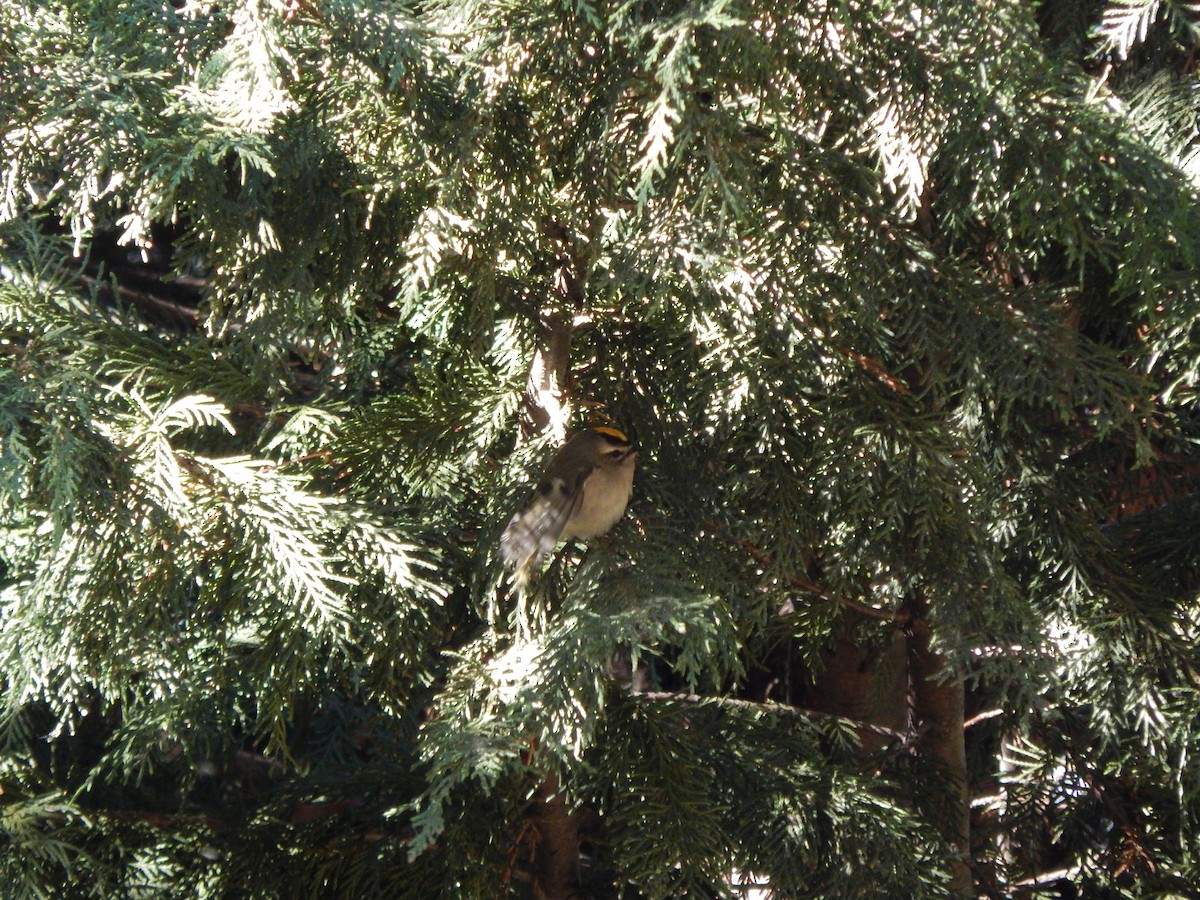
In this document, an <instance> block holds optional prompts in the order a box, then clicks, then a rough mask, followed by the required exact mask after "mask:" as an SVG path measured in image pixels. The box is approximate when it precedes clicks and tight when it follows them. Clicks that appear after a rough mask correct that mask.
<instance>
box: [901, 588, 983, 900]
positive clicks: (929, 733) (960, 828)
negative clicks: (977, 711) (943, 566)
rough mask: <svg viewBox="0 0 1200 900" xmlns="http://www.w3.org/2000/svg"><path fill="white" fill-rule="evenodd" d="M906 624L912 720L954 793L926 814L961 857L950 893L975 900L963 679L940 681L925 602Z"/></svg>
mask: <svg viewBox="0 0 1200 900" xmlns="http://www.w3.org/2000/svg"><path fill="white" fill-rule="evenodd" d="M911 612H912V619H911V620H910V621H909V625H908V632H909V650H908V658H909V667H910V668H909V672H910V675H911V676H912V691H913V718H914V720H915V725H916V727H917V729H918V730H919V731H921V732H922V735H923V736H922V738H921V744H920V747H921V750H922V752H923V753H925V754H926V755H927V756H928V757H930V758H932V759H933V760H934V761H935V762H936V764H937V765H938V767H939V769H940V774H941V776H942V777H943V778H945V779H946V780H947V781H948V783H949V785H950V787H951V790H953V792H954V795H955V796H954V802H953V804H948V805H942V804H934V805H932V806H931V808H930V810H929V812H930V813H931V814H932V815H933V816H934V822H935V824H936V825H937V827H938V830H939V831H940V832H941V834H942V837H944V838H945V839H946V841H947V843H949V844H950V845H951V846H953V847H954V848H955V849H956V850H958V851H959V853H960V854H961V857H960V859H959V860H957V861H956V862H955V863H954V865H953V866H952V868H951V874H952V876H953V880H952V881H951V885H950V886H951V889H952V890H954V891H956V892H957V893H959V894H960V895H961V896H963V897H973V896H974V889H973V883H972V878H971V870H970V868H969V866H968V865H967V862H966V861H967V860H969V859H970V858H971V804H970V795H969V793H968V784H967V754H966V744H965V741H964V729H963V721H964V714H963V686H962V682H961V681H939V680H938V676H939V675H940V674H941V673H942V671H943V669H944V668H945V660H943V659H942V657H941V656H939V655H938V654H937V653H935V652H934V651H933V650H932V649H931V647H930V643H931V639H932V636H933V632H932V630H931V629H930V627H929V604H928V602H927V601H926V600H925V598H924V597H923V596H917V597H916V598H914V600H913V602H912V604H911Z"/></svg>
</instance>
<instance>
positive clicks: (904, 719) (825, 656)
mask: <svg viewBox="0 0 1200 900" xmlns="http://www.w3.org/2000/svg"><path fill="white" fill-rule="evenodd" d="M821 662H822V664H823V668H822V671H821V672H820V673H819V674H818V675H817V677H816V678H815V679H814V681H813V687H812V692H811V695H810V702H809V703H808V706H809V707H810V708H811V709H814V710H816V711H818V712H824V713H829V714H831V715H835V716H841V717H843V718H846V719H853V720H856V721H860V722H864V723H866V724H868V725H872V726H875V727H877V728H880V729H886V730H887V731H888V732H893V733H903V732H905V731H906V730H907V728H906V726H907V725H908V678H907V674H906V671H905V667H906V660H905V636H904V633H903V632H902V631H901V630H900V629H896V631H895V633H894V634H893V637H892V643H891V646H889V647H888V648H887V649H886V650H885V651H884V653H883V654H882V656H879V655H877V654H874V653H870V652H868V651H866V650H864V649H863V648H861V647H859V646H858V645H857V644H855V643H854V642H852V641H851V640H849V639H848V638H846V637H838V638H837V639H836V640H835V641H834V643H833V646H831V647H830V648H828V649H827V650H824V651H823V652H822V653H821ZM860 734H861V740H862V746H863V750H864V751H866V752H868V753H870V752H874V751H875V750H879V749H881V748H882V747H883V746H884V745H885V744H887V743H888V742H889V741H888V739H887V737H886V732H884V731H880V732H873V731H869V730H864V731H862V732H860Z"/></svg>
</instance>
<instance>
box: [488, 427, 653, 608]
mask: <svg viewBox="0 0 1200 900" xmlns="http://www.w3.org/2000/svg"><path fill="white" fill-rule="evenodd" d="M639 450H640V448H639V447H638V445H637V444H635V443H633V442H632V441H630V440H629V438H627V437H626V436H625V435H624V434H622V433H621V432H620V431H618V430H617V429H615V428H608V427H599V428H585V429H584V430H583V431H580V432H579V433H578V434H576V435H574V436H573V437H572V438H571V439H570V440H569V441H567V442H566V443H565V444H563V445H562V448H561V449H560V450H559V451H558V453H556V454H555V456H554V458H553V459H552V460H551V461H550V465H549V466H547V467H546V474H545V475H543V476H542V480H541V481H539V482H538V486H537V488H536V489H535V490H534V492H533V499H532V500H531V501H530V502H529V506H528V507H527V508H526V509H525V510H524V511H523V512H519V513H517V514H516V515H515V516H513V518H512V521H511V522H509V523H508V527H507V528H505V529H504V534H503V535H502V536H501V538H500V553H501V555H502V556H503V557H504V561H505V562H507V563H508V564H509V565H510V566H512V567H513V569H514V573H515V574H514V578H513V583H514V585H516V587H517V589H518V590H520V589H522V588H523V587H524V586H525V584H526V583H527V582H528V581H529V576H530V574H531V573H532V571H533V569H534V567H535V566H537V564H538V563H539V562H540V561H541V559H542V557H544V556H546V555H547V554H548V553H550V551H552V550H553V549H554V545H555V544H557V543H558V542H559V541H560V540H562V541H567V540H570V539H571V538H580V539H581V540H589V539H590V538H594V537H598V536H599V535H602V534H604V533H605V532H606V531H608V530H609V529H610V528H612V527H613V525H615V524H616V522H617V520H618V519H619V518H621V516H622V515H624V514H625V507H626V506H627V505H628V503H629V497H630V495H631V494H632V493H633V471H634V469H635V468H636V466H637V459H638V453H639Z"/></svg>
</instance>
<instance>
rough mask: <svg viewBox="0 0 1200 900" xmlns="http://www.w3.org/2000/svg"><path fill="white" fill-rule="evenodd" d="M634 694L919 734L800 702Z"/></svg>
mask: <svg viewBox="0 0 1200 900" xmlns="http://www.w3.org/2000/svg"><path fill="white" fill-rule="evenodd" d="M631 696H632V697H635V698H642V699H646V700H656V701H671V700H674V701H678V702H681V703H694V704H703V703H710V704H713V705H715V706H728V707H732V708H734V709H750V710H754V711H756V712H771V713H783V714H785V715H792V716H799V717H800V718H804V719H812V720H815V721H819V722H837V723H839V724H842V725H849V726H850V727H851V728H853V729H855V730H856V731H867V732H870V733H871V734H877V735H879V736H880V737H885V738H888V739H889V740H892V741H895V742H896V743H898V744H902V745H908V744H910V743H912V742H913V741H914V740H915V739H916V738H917V737H918V735H919V732H917V731H912V732H908V733H905V732H902V731H896V729H894V728H885V727H884V726H883V725H872V724H871V723H870V722H863V721H860V720H858V719H848V718H846V717H845V716H838V715H834V714H833V713H827V712H821V711H820V710H815V709H804V708H802V707H799V706H788V705H787V704H784V703H761V702H758V701H755V700H741V699H739V698H737V697H705V696H702V695H700V694H673V693H671V692H670V691H639V692H637V693H635V694H631Z"/></svg>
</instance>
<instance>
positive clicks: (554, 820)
mask: <svg viewBox="0 0 1200 900" xmlns="http://www.w3.org/2000/svg"><path fill="white" fill-rule="evenodd" d="M535 802H536V812H535V817H536V818H535V822H536V823H537V828H538V842H537V850H536V854H535V856H534V859H533V896H534V900H578V898H581V897H582V896H583V893H582V891H581V889H580V885H579V817H578V815H577V814H576V813H575V812H573V811H572V810H571V808H570V807H569V806H568V805H567V800H566V797H564V796H563V793H562V788H561V785H560V784H559V781H558V776H557V775H553V774H550V775H547V776H546V779H545V781H543V782H542V784H541V786H540V787H539V788H538V791H537V798H536V801H535Z"/></svg>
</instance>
